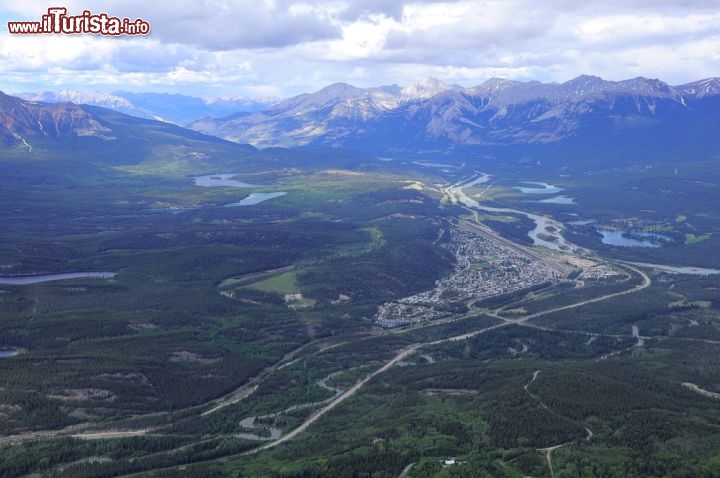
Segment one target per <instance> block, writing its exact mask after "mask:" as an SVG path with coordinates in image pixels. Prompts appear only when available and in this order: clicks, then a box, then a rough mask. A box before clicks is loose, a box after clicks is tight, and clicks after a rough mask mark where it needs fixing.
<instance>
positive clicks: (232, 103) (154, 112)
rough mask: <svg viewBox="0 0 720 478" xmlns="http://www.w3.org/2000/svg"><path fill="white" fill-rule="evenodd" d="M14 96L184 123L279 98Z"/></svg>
mask: <svg viewBox="0 0 720 478" xmlns="http://www.w3.org/2000/svg"><path fill="white" fill-rule="evenodd" d="M17 96H19V97H21V98H23V99H26V100H29V101H36V102H37V101H41V102H45V103H64V102H71V103H75V104H85V105H93V106H101V107H103V108H109V109H113V110H115V111H119V112H121V113H125V114H128V115H132V116H137V117H140V118H148V119H155V120H159V121H166V122H169V123H175V124H178V125H185V124H188V123H190V122H191V121H194V120H197V119H198V118H202V117H209V118H220V117H225V116H229V115H232V114H235V113H239V112H255V111H260V110H264V109H267V108H269V107H271V106H273V105H275V104H277V103H279V102H280V101H281V100H280V99H279V98H271V97H267V98H233V97H207V98H196V97H193V96H186V95H177V94H167V93H130V92H126V91H115V92H113V93H101V92H84V91H77V90H70V89H65V90H60V91H43V92H39V93H19V94H18V95H17Z"/></svg>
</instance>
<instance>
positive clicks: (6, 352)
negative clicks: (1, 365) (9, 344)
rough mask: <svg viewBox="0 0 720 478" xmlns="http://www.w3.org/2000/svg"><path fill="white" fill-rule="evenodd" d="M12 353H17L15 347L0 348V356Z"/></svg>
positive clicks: (7, 355) (8, 355)
mask: <svg viewBox="0 0 720 478" xmlns="http://www.w3.org/2000/svg"><path fill="white" fill-rule="evenodd" d="M14 355H17V350H15V349H0V358H5V357H12V356H14Z"/></svg>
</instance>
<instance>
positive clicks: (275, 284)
mask: <svg viewBox="0 0 720 478" xmlns="http://www.w3.org/2000/svg"><path fill="white" fill-rule="evenodd" d="M249 287H250V288H252V289H255V290H259V291H261V292H269V293H271V294H281V295H285V294H297V293H299V292H300V286H299V285H298V282H297V272H295V271H290V272H285V273H284V274H280V275H277V276H275V277H270V278H269V279H265V280H261V281H259V282H255V283H254V284H250V285H249Z"/></svg>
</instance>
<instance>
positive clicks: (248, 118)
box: [191, 75, 720, 152]
mask: <svg viewBox="0 0 720 478" xmlns="http://www.w3.org/2000/svg"><path fill="white" fill-rule="evenodd" d="M719 98H720V80H718V79H708V80H701V81H698V82H695V83H690V84H687V85H682V86H677V87H674V86H671V85H668V84H667V83H664V82H662V81H660V80H656V79H647V78H642V77H639V78H634V79H630V80H624V81H617V82H616V81H606V80H603V79H601V78H598V77H594V76H587V75H583V76H580V77H578V78H575V79H573V80H570V81H568V82H565V83H562V84H556V83H540V82H536V81H531V82H518V81H510V80H504V79H497V78H493V79H490V80H488V81H487V82H485V83H483V84H481V85H479V86H476V87H473V88H462V87H459V86H451V85H447V84H445V83H443V82H441V81H439V80H436V79H432V78H430V79H427V80H423V81H422V82H419V83H417V84H415V85H412V86H410V87H407V88H399V87H395V88H388V87H384V88H369V89H361V88H355V87H353V86H351V85H347V84H335V85H331V86H329V87H327V88H323V89H322V90H320V91H319V92H317V93H314V94H306V95H301V96H298V97H295V98H291V99H289V100H287V101H285V102H282V103H280V104H278V105H276V106H275V107H273V108H270V109H268V110H266V111H262V112H256V113H243V114H239V115H234V116H231V117H228V118H224V119H216V120H213V119H207V118H206V119H203V120H201V121H197V122H195V123H192V125H191V127H192V128H193V129H195V130H197V131H202V132H204V133H207V134H213V135H217V136H220V137H223V138H226V139H229V140H232V141H238V142H247V143H250V144H254V145H257V146H277V145H280V146H304V145H310V146H321V145H322V146H335V147H352V148H359V149H362V150H366V151H371V152H402V151H405V152H413V151H415V152H417V151H423V150H428V149H431V150H438V149H440V150H449V149H453V148H457V147H459V146H468V145H486V146H489V145H517V144H520V145H523V144H524V145H530V144H552V143H558V142H565V141H575V140H581V139H587V140H597V138H602V137H605V138H607V137H614V136H616V135H620V136H623V137H627V136H628V135H629V136H630V137H631V136H632V135H634V134H637V135H639V137H652V136H658V137H659V139H660V140H667V135H668V134H672V133H673V132H675V133H678V134H680V133H682V135H685V136H680V137H677V138H675V139H677V140H678V141H686V140H688V141H689V140H693V141H694V140H695V139H694V138H693V136H694V134H693V131H695V132H697V133H702V135H703V138H705V136H706V135H716V136H720V109H718V108H717V106H718V101H719V100H718V99H719ZM678 128H680V129H678ZM687 135H689V136H688V137H686V136H687ZM625 139H627V138H625Z"/></svg>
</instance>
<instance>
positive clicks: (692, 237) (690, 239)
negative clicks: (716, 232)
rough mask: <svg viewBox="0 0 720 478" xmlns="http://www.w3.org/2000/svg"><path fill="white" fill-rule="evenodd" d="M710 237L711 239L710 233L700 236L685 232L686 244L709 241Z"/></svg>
mask: <svg viewBox="0 0 720 478" xmlns="http://www.w3.org/2000/svg"><path fill="white" fill-rule="evenodd" d="M708 239H710V234H701V235H699V236H696V235H695V234H685V244H686V245H691V244H697V243H698V242H703V241H707V240H708Z"/></svg>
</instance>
